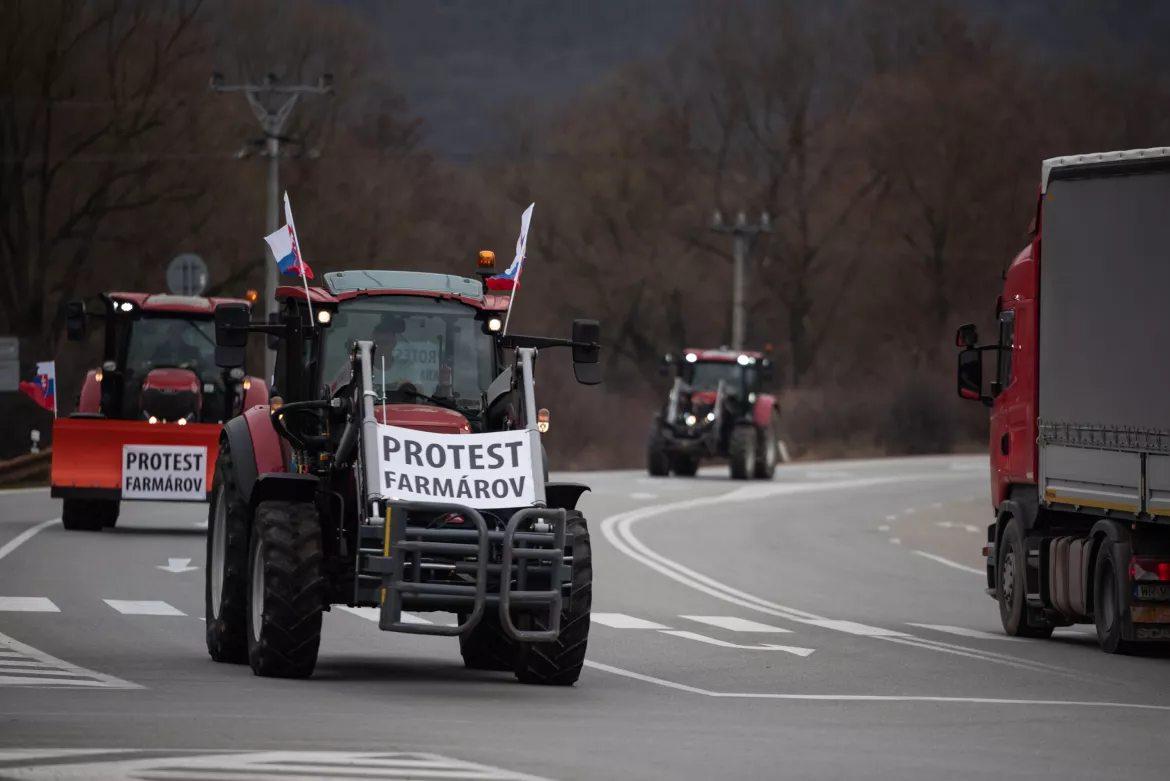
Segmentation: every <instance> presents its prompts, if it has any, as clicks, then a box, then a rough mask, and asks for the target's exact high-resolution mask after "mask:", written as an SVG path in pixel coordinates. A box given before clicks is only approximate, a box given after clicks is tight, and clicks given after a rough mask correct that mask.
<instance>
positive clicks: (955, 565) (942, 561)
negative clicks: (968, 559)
mask: <svg viewBox="0 0 1170 781" xmlns="http://www.w3.org/2000/svg"><path fill="white" fill-rule="evenodd" d="M913 553H914V554H915V555H917V556H922V557H923V558H926V559H930V560H931V561H937V562H938V563H939V564H945V565H946V566H948V567H952V568H954V569H957V570H962V571H963V572H970V573H972V574H975V575H984V576H986V575H987V571H986V570H981V569H975V568H974V567H968V566H967V565H966V564H960V563H959V562H957V561H951V560H950V559H944V558H943V557H942V556H936V555H934V554H933V553H927V552H926V551H921V550H916V551H913Z"/></svg>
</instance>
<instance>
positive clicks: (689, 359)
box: [687, 353, 699, 363]
mask: <svg viewBox="0 0 1170 781" xmlns="http://www.w3.org/2000/svg"><path fill="white" fill-rule="evenodd" d="M697 360H699V356H697V355H695V354H694V353H687V363H694V362H695V361H697Z"/></svg>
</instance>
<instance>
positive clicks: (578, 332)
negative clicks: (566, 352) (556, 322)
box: [572, 320, 601, 385]
mask: <svg viewBox="0 0 1170 781" xmlns="http://www.w3.org/2000/svg"><path fill="white" fill-rule="evenodd" d="M572 340H573V341H574V342H576V343H577V344H574V345H573V375H574V376H575V377H576V378H577V382H579V383H581V384H582V385H598V384H600V383H601V363H600V360H601V324H600V323H598V322H597V321H596V320H574V321H573V336H572Z"/></svg>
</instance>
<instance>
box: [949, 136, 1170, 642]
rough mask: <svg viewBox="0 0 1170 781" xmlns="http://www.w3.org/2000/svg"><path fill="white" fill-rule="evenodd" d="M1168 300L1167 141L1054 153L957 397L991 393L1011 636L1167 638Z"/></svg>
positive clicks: (999, 538) (997, 568)
mask: <svg viewBox="0 0 1170 781" xmlns="http://www.w3.org/2000/svg"><path fill="white" fill-rule="evenodd" d="M1168 297H1170V148H1157V149H1143V150H1133V151H1126V152H1109V153H1101V154H1088V155H1077V156H1072V157H1060V158H1054V159H1050V160H1047V161H1045V162H1044V165H1043V169H1042V177H1041V185H1040V197H1039V202H1038V204H1037V209H1036V217H1035V222H1034V229H1033V233H1032V242H1031V244H1030V245H1029V246H1028V247H1027V248H1026V249H1024V250H1023V251H1022V252H1021V253H1020V254H1019V255H1018V256H1017V257H1016V258H1015V260H1014V261H1013V262H1012V264H1011V266H1010V267H1009V269H1008V271H1007V273H1006V275H1005V277H1004V284H1003V292H1002V295H1001V296H1000V298H999V301H998V303H997V304H996V319H997V321H998V338H997V340H996V341H995V343H993V344H985V345H980V344H979V337H978V334H977V333H976V329H975V326H973V325H964V326H962V327H961V328H959V330H958V333H957V336H956V343H957V346H959V347H961V348H962V350H961V352H960V353H959V360H958V389H959V395H960V396H962V397H963V398H966V399H971V400H976V401H980V402H982V403H983V404H985V405H987V406H988V407H990V408H991V431H990V434H991V437H990V439H991V442H990V445H991V447H990V450H991V492H992V500H993V505H994V509H995V522H994V523H992V524H991V525H990V526H988V529H987V546H986V548H985V549H984V554H985V555H986V557H987V586H988V588H987V593H988V594H989V595H990V596H992V597H994V598H995V599H996V600H997V601H998V602H999V612H1000V618H1001V620H1002V623H1003V627H1004V630H1005V631H1006V632H1007V633H1008V634H1009V635H1012V636H1017V637H1048V636H1050V635H1051V634H1052V631H1053V629H1054V628H1055V627H1060V626H1069V625H1071V624H1096V629H1097V638H1098V641H1099V643H1100V646H1101V648H1102V649H1104V650H1105V651H1107V652H1109V653H1127V652H1132V651H1133V650H1134V648H1135V646H1136V645H1138V644H1141V643H1146V642H1150V641H1167V640H1170V390H1168V389H1170V360H1167V359H1166V357H1165V355H1163V351H1164V350H1165V349H1166V345H1170V306H1168V305H1167V300H1168ZM988 353H990V355H991V357H994V358H995V379H994V381H992V382H990V383H989V386H988V389H987V391H985V390H984V385H983V358H984V355H985V354H988Z"/></svg>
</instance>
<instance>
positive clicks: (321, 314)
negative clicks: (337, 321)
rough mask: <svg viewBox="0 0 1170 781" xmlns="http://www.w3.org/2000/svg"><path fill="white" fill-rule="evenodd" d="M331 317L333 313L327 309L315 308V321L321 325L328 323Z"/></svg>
mask: <svg viewBox="0 0 1170 781" xmlns="http://www.w3.org/2000/svg"><path fill="white" fill-rule="evenodd" d="M332 319H333V313H332V312H330V311H329V310H328V309H318V310H317V322H318V323H320V324H321V325H329V321H330V320H332Z"/></svg>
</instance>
